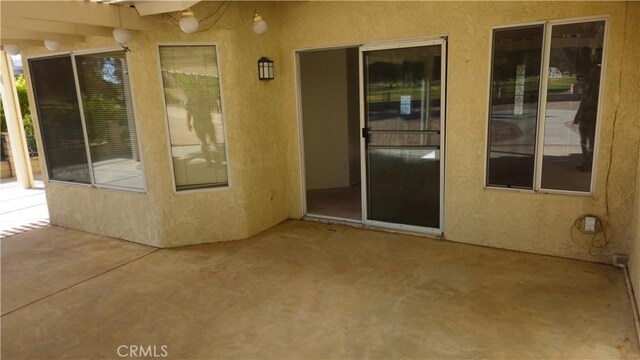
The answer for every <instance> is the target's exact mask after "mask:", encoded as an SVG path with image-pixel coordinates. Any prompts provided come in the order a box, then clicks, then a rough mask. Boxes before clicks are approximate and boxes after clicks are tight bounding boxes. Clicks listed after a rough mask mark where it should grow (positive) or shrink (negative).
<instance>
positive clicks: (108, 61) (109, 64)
mask: <svg viewBox="0 0 640 360" xmlns="http://www.w3.org/2000/svg"><path fill="white" fill-rule="evenodd" d="M102 79H104V80H105V81H108V82H110V83H112V84H119V83H120V81H119V79H118V77H117V76H116V66H115V59H113V58H104V62H103V63H102Z"/></svg>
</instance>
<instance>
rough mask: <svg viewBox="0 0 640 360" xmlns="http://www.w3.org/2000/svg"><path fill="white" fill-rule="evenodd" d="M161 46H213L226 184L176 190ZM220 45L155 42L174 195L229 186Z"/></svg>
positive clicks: (227, 142) (227, 144)
mask: <svg viewBox="0 0 640 360" xmlns="http://www.w3.org/2000/svg"><path fill="white" fill-rule="evenodd" d="M161 46H184V47H188V46H213V47H214V48H215V53H216V67H217V68H218V84H219V88H220V112H221V113H222V135H223V138H224V156H225V161H226V162H227V184H226V185H215V186H206V187H204V186H203V187H198V188H194V189H184V190H178V186H177V184H176V174H175V169H174V168H173V154H172V150H171V134H170V133H169V112H168V111H167V99H166V98H165V95H164V80H163V79H162V64H161V63H160V47H161ZM219 53H220V45H218V43H216V42H159V43H156V56H157V61H156V65H157V67H158V68H157V73H158V81H159V84H160V90H161V91H160V97H161V98H162V105H163V107H164V128H165V129H164V132H165V136H166V140H167V159H168V160H169V162H168V165H169V168H170V169H171V184H172V186H173V193H174V194H176V195H181V194H191V193H199V192H209V191H224V190H229V189H230V188H231V161H230V159H229V141H228V140H227V117H226V115H225V114H226V112H225V110H224V109H225V104H226V101H225V100H224V91H223V84H222V83H223V80H222V65H221V64H220V56H218V54H219Z"/></svg>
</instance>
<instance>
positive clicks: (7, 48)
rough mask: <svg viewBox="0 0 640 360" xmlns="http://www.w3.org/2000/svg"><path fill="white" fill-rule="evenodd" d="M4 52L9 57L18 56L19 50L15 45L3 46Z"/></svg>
mask: <svg viewBox="0 0 640 360" xmlns="http://www.w3.org/2000/svg"><path fill="white" fill-rule="evenodd" d="M4 51H5V52H6V53H7V54H9V55H11V56H16V55H18V54H20V48H19V47H18V46H17V45H5V46H4Z"/></svg>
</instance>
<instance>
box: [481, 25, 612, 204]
mask: <svg viewBox="0 0 640 360" xmlns="http://www.w3.org/2000/svg"><path fill="white" fill-rule="evenodd" d="M604 30H605V21H604V20H600V21H589V22H578V23H558V24H550V23H547V24H539V25H532V26H523V27H517V28H507V29H496V30H494V32H493V53H492V66H491V102H490V115H489V116H490V119H489V141H488V151H487V154H488V159H487V179H486V181H487V186H495V187H509V188H521V189H532V190H543V191H551V192H553V191H561V192H567V191H569V192H579V193H589V192H591V187H592V177H593V176H592V167H593V166H592V164H593V160H594V149H595V147H596V122H597V114H598V100H599V91H600V77H601V64H602V50H603V47H604ZM545 40H546V41H545ZM545 44H548V45H546V46H545ZM543 54H544V57H543Z"/></svg>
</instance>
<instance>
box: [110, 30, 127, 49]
mask: <svg viewBox="0 0 640 360" xmlns="http://www.w3.org/2000/svg"><path fill="white" fill-rule="evenodd" d="M113 38H114V39H116V41H117V42H119V43H120V44H121V45H122V44H126V43H127V41H129V40H131V31H130V30H129V29H121V28H115V29H113Z"/></svg>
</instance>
